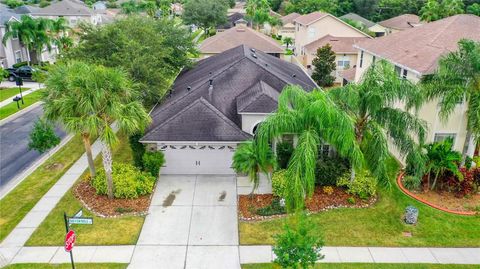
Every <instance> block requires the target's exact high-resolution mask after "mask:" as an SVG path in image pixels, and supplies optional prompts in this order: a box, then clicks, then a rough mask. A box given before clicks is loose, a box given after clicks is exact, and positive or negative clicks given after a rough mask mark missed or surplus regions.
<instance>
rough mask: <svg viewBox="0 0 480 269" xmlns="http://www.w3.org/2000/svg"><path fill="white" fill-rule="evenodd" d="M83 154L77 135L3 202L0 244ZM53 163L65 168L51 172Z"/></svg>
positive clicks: (0, 221)
mask: <svg viewBox="0 0 480 269" xmlns="http://www.w3.org/2000/svg"><path fill="white" fill-rule="evenodd" d="M83 152H84V147H83V143H82V140H81V138H80V137H79V136H75V137H74V138H72V140H70V141H69V142H68V143H67V144H66V145H65V146H64V147H63V148H61V149H60V150H59V151H57V152H56V153H55V154H53V155H52V157H50V158H49V159H48V160H47V161H46V162H45V163H44V164H42V165H41V166H40V167H38V168H37V169H36V170H35V171H34V172H33V173H32V174H30V175H29V176H28V177H27V178H25V180H23V181H22V182H21V183H20V184H19V185H18V186H17V187H15V189H13V190H12V191H11V192H10V193H9V194H8V195H7V196H5V197H4V198H3V199H2V200H0V241H3V239H5V237H6V236H7V235H8V234H9V233H10V232H11V231H12V230H13V228H15V226H16V225H17V224H18V223H19V222H20V221H21V220H22V219H23V217H25V215H26V214H27V213H28V212H29V211H30V210H31V209H32V208H33V207H34V206H35V204H36V203H37V202H38V201H39V200H40V198H42V196H43V195H44V194H45V193H47V191H48V190H49V189H50V188H51V187H52V186H53V185H54V184H55V183H56V182H57V181H58V180H59V179H60V177H61V176H62V175H63V174H64V173H65V172H66V171H67V170H68V169H69V168H70V166H71V165H72V164H73V163H74V162H75V161H76V160H77V159H78V158H80V156H81V155H82V154H83ZM52 164H59V165H61V167H58V168H57V169H51V166H52Z"/></svg>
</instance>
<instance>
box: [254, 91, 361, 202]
mask: <svg viewBox="0 0 480 269" xmlns="http://www.w3.org/2000/svg"><path fill="white" fill-rule="evenodd" d="M354 126H355V125H354V121H353V120H352V118H351V117H350V116H349V115H348V114H347V113H345V112H344V111H342V110H340V109H339V107H338V106H337V105H335V104H334V103H333V102H332V100H331V99H330V98H328V96H327V94H326V93H325V92H324V91H322V90H315V91H312V92H305V91H304V90H303V89H302V88H300V87H299V86H291V85H289V86H287V87H285V89H284V90H283V91H282V93H281V94H280V97H279V102H278V109H277V112H275V113H273V114H272V115H271V116H269V117H268V118H267V119H266V120H265V121H263V122H262V124H261V125H260V126H259V128H258V131H257V135H256V146H258V147H259V153H260V155H261V157H262V158H265V157H264V156H267V153H268V151H269V150H270V144H269V143H270V141H273V140H275V139H277V138H278V137H280V136H281V135H283V134H295V135H296V136H298V143H297V146H296V147H295V149H294V151H293V154H292V156H291V158H290V161H289V163H288V167H287V172H286V176H287V178H288V180H287V182H286V185H287V186H286V189H287V190H288V191H287V192H286V195H285V200H286V205H287V208H288V209H289V210H298V209H303V206H304V202H305V201H304V200H305V198H307V197H311V195H312V194H313V191H314V187H315V167H316V162H317V160H318V150H319V146H320V145H321V144H322V142H324V143H328V144H329V145H332V146H333V147H334V148H335V149H336V151H337V152H338V154H339V155H340V156H344V157H346V158H349V159H350V161H351V162H352V163H353V164H354V166H355V167H362V166H363V162H364V161H363V154H362V152H361V150H360V147H359V146H358V145H357V143H356V141H355V129H354Z"/></svg>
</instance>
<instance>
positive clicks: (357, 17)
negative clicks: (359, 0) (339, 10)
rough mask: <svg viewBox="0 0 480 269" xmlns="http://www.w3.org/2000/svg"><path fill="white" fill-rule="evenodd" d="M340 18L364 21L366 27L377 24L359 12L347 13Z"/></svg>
mask: <svg viewBox="0 0 480 269" xmlns="http://www.w3.org/2000/svg"><path fill="white" fill-rule="evenodd" d="M340 19H349V20H352V21H358V22H360V23H362V24H363V25H365V26H366V27H372V26H374V25H375V23H374V22H373V21H370V20H367V19H365V18H364V17H362V16H360V15H358V14H355V13H348V14H345V15H343V16H341V17H340Z"/></svg>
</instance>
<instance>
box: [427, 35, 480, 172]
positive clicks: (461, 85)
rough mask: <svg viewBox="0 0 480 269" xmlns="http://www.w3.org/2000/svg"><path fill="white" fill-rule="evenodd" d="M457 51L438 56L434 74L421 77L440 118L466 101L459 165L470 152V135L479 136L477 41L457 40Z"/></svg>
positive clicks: (479, 60) (479, 44)
mask: <svg viewBox="0 0 480 269" xmlns="http://www.w3.org/2000/svg"><path fill="white" fill-rule="evenodd" d="M458 47H459V50H458V51H456V52H451V53H449V54H447V55H446V56H445V57H443V58H442V59H440V62H439V67H438V69H437V71H436V73H435V74H433V76H431V77H426V78H425V80H424V86H425V92H426V95H427V98H428V99H429V100H432V99H437V98H439V104H440V113H439V114H440V118H441V119H443V120H447V119H448V117H449V116H450V115H451V114H452V113H453V111H454V110H455V108H456V107H457V106H458V105H459V104H461V103H466V104H467V106H468V108H467V112H466V114H467V134H466V136H465V142H464V146H463V151H462V164H463V163H464V162H465V159H466V157H467V155H468V154H469V153H470V152H472V151H473V147H474V143H473V142H474V137H477V138H478V137H480V42H476V41H473V40H465V39H464V40H460V42H458Z"/></svg>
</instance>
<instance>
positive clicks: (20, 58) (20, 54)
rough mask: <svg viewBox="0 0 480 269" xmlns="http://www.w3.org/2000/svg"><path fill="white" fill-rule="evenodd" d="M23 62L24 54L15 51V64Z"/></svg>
mask: <svg viewBox="0 0 480 269" xmlns="http://www.w3.org/2000/svg"><path fill="white" fill-rule="evenodd" d="M21 61H22V52H21V51H19V50H17V51H15V63H19V62H21Z"/></svg>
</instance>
